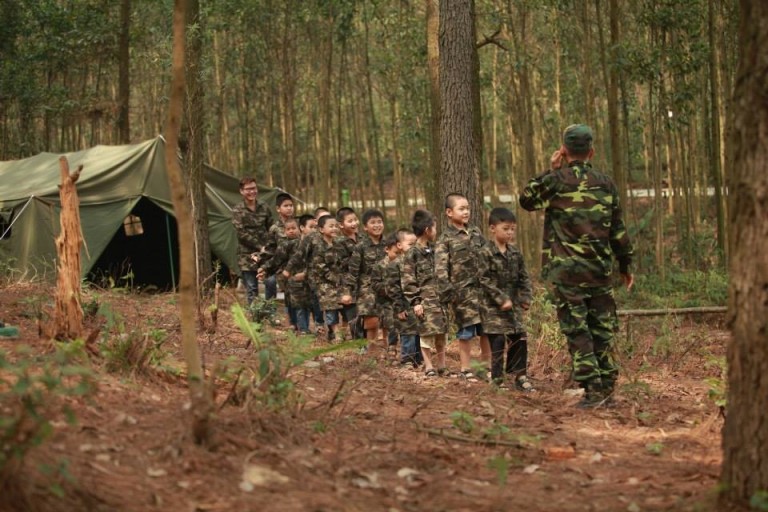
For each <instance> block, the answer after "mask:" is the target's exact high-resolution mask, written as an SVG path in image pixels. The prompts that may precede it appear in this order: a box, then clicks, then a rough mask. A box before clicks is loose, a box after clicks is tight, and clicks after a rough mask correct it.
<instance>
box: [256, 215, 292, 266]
mask: <svg viewBox="0 0 768 512" xmlns="http://www.w3.org/2000/svg"><path fill="white" fill-rule="evenodd" d="M285 239H286V236H285V223H284V222H283V219H277V221H275V223H274V224H272V226H270V228H269V231H267V243H266V244H265V245H264V251H263V252H262V256H261V258H260V263H261V267H262V268H265V267H264V265H265V264H266V262H267V261H269V260H270V259H271V258H274V257H275V253H276V252H277V250H278V247H279V246H280V243H281V242H282V241H283V240H285ZM267 275H268V276H271V275H272V274H270V273H267Z"/></svg>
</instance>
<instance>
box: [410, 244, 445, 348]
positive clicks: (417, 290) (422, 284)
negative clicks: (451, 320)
mask: <svg viewBox="0 0 768 512" xmlns="http://www.w3.org/2000/svg"><path fill="white" fill-rule="evenodd" d="M400 282H401V285H402V290H403V295H404V296H405V299H406V300H407V301H408V304H409V305H410V306H411V311H410V313H413V307H414V306H417V305H419V304H421V305H422V306H423V307H424V316H423V317H422V318H420V319H419V320H418V326H419V334H420V335H422V336H430V335H433V334H444V333H445V332H446V321H445V313H444V311H443V307H442V304H441V303H440V299H439V297H438V287H437V277H436V275H435V248H434V246H433V245H432V244H428V245H426V246H421V245H419V244H418V243H417V244H416V245H414V246H413V247H411V248H410V249H409V250H408V252H407V253H405V255H403V261H402V267H401V275H400Z"/></svg>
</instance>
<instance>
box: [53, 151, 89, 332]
mask: <svg viewBox="0 0 768 512" xmlns="http://www.w3.org/2000/svg"><path fill="white" fill-rule="evenodd" d="M82 169H83V167H82V166H80V167H78V168H77V170H76V171H75V172H73V173H72V174H70V173H69V162H68V161H67V157H64V156H62V157H60V158H59V171H60V173H61V186H60V190H59V197H60V198H61V216H60V222H61V233H60V234H59V236H58V237H57V238H56V254H57V256H58V259H59V271H58V273H57V275H56V297H55V310H54V315H53V329H52V335H53V338H55V339H58V340H74V339H76V338H79V337H80V336H81V335H82V333H83V309H82V307H81V305H80V248H81V247H82V245H83V235H82V231H81V229H80V198H79V197H78V196H77V188H76V187H75V183H76V182H77V179H78V178H79V177H80V172H81V171H82Z"/></svg>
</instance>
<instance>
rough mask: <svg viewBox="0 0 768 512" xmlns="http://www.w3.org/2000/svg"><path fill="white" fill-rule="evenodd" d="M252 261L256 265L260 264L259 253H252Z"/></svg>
mask: <svg viewBox="0 0 768 512" xmlns="http://www.w3.org/2000/svg"><path fill="white" fill-rule="evenodd" d="M251 259H252V260H253V261H255V262H256V263H258V262H259V253H257V252H252V253H251Z"/></svg>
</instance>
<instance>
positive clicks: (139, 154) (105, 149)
mask: <svg viewBox="0 0 768 512" xmlns="http://www.w3.org/2000/svg"><path fill="white" fill-rule="evenodd" d="M59 156H60V155H58V154H53V153H41V154H39V155H36V156H33V157H31V158H26V159H23V160H15V161H10V162H0V265H1V266H2V267H4V268H6V269H16V270H18V271H19V272H20V273H22V274H24V275H27V276H33V275H37V276H39V275H41V274H44V273H50V271H51V270H52V269H53V267H54V261H55V258H56V247H55V243H54V240H55V238H56V236H58V234H59V231H60V225H59V212H60V209H61V206H60V201H59V188H58V185H59V181H60V171H59ZM64 156H66V157H67V160H68V161H69V166H70V169H73V170H74V169H76V168H77V166H79V165H82V166H83V171H82V174H81V175H80V179H79V180H78V181H77V192H78V195H79V197H80V218H81V222H82V231H83V237H84V239H85V246H84V247H83V251H82V253H81V255H82V271H83V276H84V277H86V276H89V275H90V276H94V275H98V274H101V275H104V276H111V277H113V278H120V277H121V276H120V274H122V275H123V276H125V275H130V276H131V279H136V280H137V281H138V282H141V283H146V284H154V285H158V286H160V287H167V286H168V285H171V284H172V283H173V284H175V282H176V276H177V274H178V265H177V263H176V262H177V261H178V259H177V258H178V248H177V245H178V244H177V231H176V222H175V219H174V218H173V204H172V200H171V195H170V189H169V186H168V179H167V175H166V168H165V143H164V140H163V139H162V137H157V138H155V139H153V140H149V141H146V142H142V143H140V144H132V145H126V146H96V147H93V148H90V149H86V150H83V151H78V152H74V153H67V154H65V155H64ZM205 182H206V185H205V195H206V203H207V206H208V228H209V232H210V241H211V249H212V251H213V253H214V256H215V257H216V258H217V259H218V260H220V261H221V262H222V263H224V264H225V265H226V266H227V267H228V268H230V269H233V270H236V269H237V257H236V250H237V237H236V234H235V230H234V228H233V226H232V214H231V208H232V207H233V206H234V205H235V204H237V203H239V202H240V201H241V200H242V198H241V196H240V193H239V179H238V178H236V177H234V176H230V175H228V174H225V173H223V172H221V171H218V170H216V169H213V168H211V167H206V168H205ZM278 192H279V190H278V189H270V188H267V187H259V200H260V201H263V202H265V203H266V204H268V205H272V204H274V197H275V195H276V194H277V193H278ZM139 226H140V227H139ZM137 227H139V228H138V229H137ZM139 232H140V233H141V234H137V233H139ZM134 284H135V283H134Z"/></svg>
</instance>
